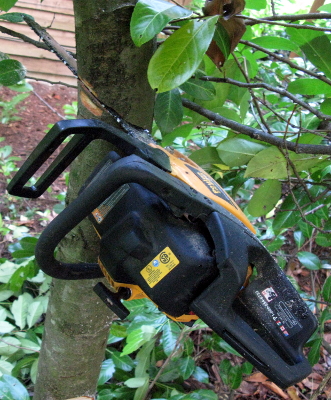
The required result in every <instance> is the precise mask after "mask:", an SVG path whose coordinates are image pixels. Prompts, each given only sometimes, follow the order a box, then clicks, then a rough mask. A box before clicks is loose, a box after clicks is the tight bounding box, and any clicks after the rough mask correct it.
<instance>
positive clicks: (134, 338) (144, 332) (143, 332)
mask: <svg viewBox="0 0 331 400" xmlns="http://www.w3.org/2000/svg"><path fill="white" fill-rule="evenodd" d="M155 334H156V329H155V328H154V327H153V326H149V325H143V326H142V327H140V328H139V329H136V330H134V331H132V332H130V333H129V335H128V336H127V338H126V342H127V344H126V345H125V346H124V349H123V351H122V355H126V354H131V353H133V352H134V351H136V350H137V349H139V347H141V346H142V345H143V344H144V343H146V342H148V341H150V340H151V339H152V338H153V336H154V335H155Z"/></svg>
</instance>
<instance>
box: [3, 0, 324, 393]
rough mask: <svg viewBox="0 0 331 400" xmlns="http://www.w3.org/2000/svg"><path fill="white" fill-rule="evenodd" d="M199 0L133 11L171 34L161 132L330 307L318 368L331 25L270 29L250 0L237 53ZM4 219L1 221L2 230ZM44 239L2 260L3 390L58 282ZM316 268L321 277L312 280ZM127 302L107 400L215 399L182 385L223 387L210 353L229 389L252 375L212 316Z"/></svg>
mask: <svg viewBox="0 0 331 400" xmlns="http://www.w3.org/2000/svg"><path fill="white" fill-rule="evenodd" d="M13 3H15V1H10V0H2V1H0V8H2V9H3V10H5V11H7V10H9V8H10V5H11V4H13ZM196 3H197V2H195V9H194V10H195V12H199V13H200V14H199V15H200V16H199V18H197V15H196V14H193V13H192V11H191V10H187V9H184V8H182V7H179V6H177V5H173V4H170V3H167V2H164V1H162V0H157V1H154V0H139V1H138V3H137V6H136V7H135V9H134V12H133V15H132V20H131V26H130V29H131V35H132V39H133V41H134V43H135V44H136V45H137V46H141V45H143V44H144V43H145V42H147V41H149V40H152V39H153V37H154V36H155V35H156V34H158V37H159V43H158V44H159V46H158V50H157V51H156V53H155V55H154V57H153V58H152V59H151V62H150V66H149V69H148V77H149V81H150V84H151V86H152V87H153V88H155V89H157V92H158V93H157V98H156V106H155V122H156V124H155V126H154V130H153V135H154V138H155V139H156V140H157V141H158V142H159V143H160V144H162V145H164V146H168V145H172V146H173V147H175V148H176V149H178V150H180V151H181V152H183V153H185V154H188V155H189V156H190V157H191V159H192V160H193V161H195V162H197V163H198V164H200V165H201V166H203V167H204V168H205V169H206V170H207V171H208V172H209V173H211V174H212V175H213V176H214V177H215V179H216V180H217V181H218V182H219V183H220V184H221V185H222V186H223V187H224V188H225V190H227V191H228V192H229V194H230V195H231V196H232V197H234V198H236V200H237V202H238V203H239V204H240V206H241V207H242V209H243V210H244V211H245V213H246V215H247V216H248V218H249V219H251V220H252V221H254V222H255V226H256V229H257V235H258V236H259V238H260V240H261V241H262V242H263V243H264V244H265V246H266V247H267V248H268V250H269V251H270V252H271V253H272V254H273V255H274V256H275V257H276V258H277V260H278V262H279V265H280V266H282V267H284V268H285V269H286V272H287V273H288V275H289V279H291V281H292V283H293V284H294V285H295V286H296V287H297V289H298V291H299V293H300V294H301V295H302V297H303V298H304V299H306V300H307V301H308V304H309V305H310V307H311V308H312V309H314V311H315V313H316V315H317V317H318V320H319V328H318V330H317V332H316V333H315V334H314V336H313V337H312V338H311V340H310V342H309V343H308V347H310V352H309V355H308V357H309V361H310V362H311V364H312V365H314V364H315V363H317V362H319V360H320V357H321V355H322V354H323V353H322V351H330V350H329V348H328V346H326V345H325V340H324V335H325V332H324V326H325V324H326V323H327V321H328V320H330V319H331V313H330V304H331V277H330V269H331V261H330V252H329V248H330V246H331V223H330V203H331V197H330V182H331V166H330V160H329V155H330V152H328V151H326V150H325V148H327V146H329V142H330V120H331V101H330V94H331V70H330V62H329V53H330V50H331V44H330V35H329V34H328V33H325V31H324V30H323V28H325V27H328V26H329V22H328V21H327V20H323V19H321V20H314V21H313V22H311V21H310V22H307V21H301V19H300V18H299V17H297V20H296V22H295V23H294V24H292V23H291V22H290V23H291V24H292V25H291V26H290V25H289V23H287V25H286V26H281V25H269V23H268V21H264V22H260V20H259V21H255V20H250V18H252V17H253V18H262V17H264V16H267V15H269V14H271V7H270V5H269V4H267V2H266V1H263V0H251V1H247V5H246V9H245V10H244V12H243V14H244V15H246V16H247V26H246V32H245V34H244V36H243V37H242V39H241V41H240V43H239V44H238V46H237V47H236V49H235V50H234V51H232V52H231V51H230V50H231V49H230V47H231V41H230V37H229V33H228V31H227V30H226V29H222V28H220V26H219V22H220V17H219V16H218V15H216V16H215V15H212V16H209V15H208V16H203V15H202V12H201V10H200V9H199V8H197V7H196ZM327 6H329V5H327ZM327 6H325V7H327ZM276 7H277V4H276ZM276 11H277V10H276ZM326 11H330V10H329V9H328V8H327V9H326ZM7 18H16V17H15V16H13V15H11V16H9V17H7ZM221 19H222V18H221ZM288 21H290V19H289V18H288ZM298 21H299V22H298ZM297 25H299V26H297ZM316 27H317V28H318V29H319V30H316V29H315V28H316ZM313 28H314V29H313ZM213 42H215V43H216V45H217V47H218V48H219V51H220V52H221V53H222V54H223V55H224V57H225V61H224V62H223V64H222V65H220V64H217V65H215V63H214V62H212V61H211V59H210V58H209V57H207V56H206V54H205V53H206V52H208V50H209V48H210V44H211V43H213ZM294 53H295V54H294ZM0 60H1V61H0V83H1V82H5V83H3V84H8V83H9V82H12V81H16V80H17V79H19V78H20V79H22V77H24V68H22V67H21V66H19V65H18V64H17V63H13V62H11V61H12V60H9V59H8V57H7V56H6V55H2V58H0ZM3 62H5V63H4V64H2V63H3ZM183 104H184V106H185V107H184V106H183ZM205 110H209V113H207V112H206V111H205ZM69 111H70V110H69ZM70 112H71V113H73V112H72V110H71V111H70ZM220 116H221V117H222V119H220ZM220 121H221V122H220ZM247 127H249V129H246V128H247ZM322 148H324V150H322ZM8 151H9V150H7V153H6V154H7V155H6V157H7V160H8V157H9V153H8ZM0 222H1V221H0ZM1 229H2V231H1ZM5 229H6V226H5V225H2V226H1V225H0V232H5ZM34 244H35V238H31V237H29V236H28V237H24V238H22V239H21V240H20V241H19V242H18V243H17V244H15V245H13V246H11V247H10V251H11V252H12V257H13V260H11V261H9V260H6V259H2V260H0V261H1V265H0V282H1V283H2V285H1V286H0V298H1V299H2V301H3V302H4V303H3V305H2V309H0V316H2V317H1V318H2V320H1V321H0V329H2V331H1V332H2V335H3V336H2V338H1V340H0V354H1V359H0V371H1V372H2V373H4V376H3V378H2V380H1V382H0V392H1V390H3V389H2V388H4V387H5V388H6V390H8V392H9V391H10V390H11V389H10V388H11V387H13V379H11V378H8V377H7V375H8V374H11V375H12V377H14V378H19V379H20V380H22V381H24V382H25V383H27V385H29V384H30V383H31V382H32V383H33V382H34V380H35V371H36V365H37V356H38V353H36V351H37V350H38V348H39V346H40V338H41V332H42V324H41V321H42V320H41V319H40V318H42V314H43V312H44V311H45V304H46V302H47V288H48V284H49V280H48V278H47V277H45V276H44V275H43V273H42V272H40V271H38V269H37V267H36V265H35V263H34V258H33V247H34ZM1 271H2V272H1ZM307 277H310V282H311V283H308V284H306V285H305V287H304V288H302V287H301V286H300V285H301V282H302V280H303V279H306V278H307ZM303 289H305V290H303ZM126 306H127V307H128V308H129V309H130V311H131V314H130V316H129V318H128V319H127V320H126V321H123V322H115V323H113V325H112V328H111V332H110V336H109V340H108V346H107V352H106V359H105V361H104V362H103V365H102V369H101V374H100V377H99V387H98V399H99V400H109V399H113V398H123V399H124V398H125V399H134V400H138V399H145V398H146V396H147V395H150V396H151V398H154V399H172V400H188V399H192V398H194V399H216V398H217V396H216V394H215V393H214V392H213V391H211V390H205V389H200V390H194V391H193V392H191V393H190V394H187V393H185V390H184V387H185V386H184V382H185V381H186V380H188V379H189V378H191V379H194V380H195V381H198V382H200V384H205V385H208V384H210V385H212V383H213V382H212V380H211V376H210V374H208V373H207V371H206V370H205V369H204V367H205V365H204V364H203V362H202V361H201V360H202V357H201V358H199V356H200V355H201V354H203V353H207V352H218V353H220V354H221V356H220V361H219V363H218V365H217V368H218V369H219V375H220V377H221V379H222V382H223V384H224V386H225V387H226V388H227V389H228V390H229V391H232V390H236V389H237V388H238V387H239V386H240V384H241V382H242V379H244V377H245V376H246V374H250V373H251V372H252V368H251V366H250V365H249V364H248V363H246V362H245V361H244V360H243V359H240V358H239V357H238V355H237V354H236V353H235V351H234V350H232V349H231V348H230V347H229V346H228V345H227V344H226V343H225V342H223V341H222V340H221V339H220V338H219V337H218V336H217V335H215V334H212V333H211V332H210V330H208V329H207V328H206V326H204V325H203V324H202V323H198V324H196V325H194V326H193V327H192V328H189V327H182V326H179V325H178V324H177V323H175V322H173V321H170V320H168V319H167V318H166V317H165V316H164V315H163V314H162V313H160V312H159V311H158V310H157V309H156V307H155V306H154V305H153V304H151V303H150V302H149V301H147V300H135V301H131V302H128V303H127V304H126ZM197 332H199V337H198V338H197ZM198 339H199V340H198ZM1 343H2V344H3V345H1ZM197 347H199V348H203V349H204V350H203V351H202V353H201V354H198V355H197V354H196V352H195V350H196V348H197ZM1 349H2V350H1ZM1 352H2V353H1ZM227 352H230V353H232V354H233V357H235V358H231V357H229V356H226V355H225V354H226V353H227ZM233 360H235V361H236V363H235V364H234V363H233ZM19 388H20V386H19V384H18V385H17V389H18V390H19ZM20 396H22V397H17V399H20V398H22V399H23V398H24V396H26V393H25V392H24V390H22V394H21V395H20Z"/></svg>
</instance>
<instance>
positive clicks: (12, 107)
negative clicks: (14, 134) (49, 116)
mask: <svg viewBox="0 0 331 400" xmlns="http://www.w3.org/2000/svg"><path fill="white" fill-rule="evenodd" d="M9 88H10V89H11V90H15V91H17V92H20V93H19V94H17V95H15V96H13V97H12V98H11V99H10V100H6V101H5V100H0V123H1V124H9V123H10V122H11V121H18V120H20V117H18V116H17V115H16V114H18V113H19V112H20V109H18V108H17V106H18V105H19V103H21V102H22V101H23V100H24V99H26V98H27V97H28V96H29V95H30V94H29V91H30V90H32V86H31V85H30V84H28V83H27V82H25V81H21V82H18V83H16V82H15V84H13V85H11V86H9ZM21 109H22V108H21Z"/></svg>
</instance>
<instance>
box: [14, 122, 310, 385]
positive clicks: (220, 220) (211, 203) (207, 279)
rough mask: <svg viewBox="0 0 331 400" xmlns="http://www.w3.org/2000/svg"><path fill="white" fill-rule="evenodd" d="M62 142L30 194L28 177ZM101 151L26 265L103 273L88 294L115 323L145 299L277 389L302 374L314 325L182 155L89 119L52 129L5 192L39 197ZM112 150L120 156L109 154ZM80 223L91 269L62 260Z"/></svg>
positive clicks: (216, 190) (248, 230) (239, 221)
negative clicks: (224, 346) (197, 327)
mask: <svg viewBox="0 0 331 400" xmlns="http://www.w3.org/2000/svg"><path fill="white" fill-rule="evenodd" d="M70 135H73V136H72V138H71V140H70V142H69V143H68V144H67V145H66V147H64V149H63V150H62V151H61V152H60V154H59V155H58V156H57V157H56V158H55V160H54V161H53V163H52V164H51V165H50V167H48V169H47V170H46V171H45V172H44V173H43V174H42V176H41V177H40V178H39V179H38V180H37V181H36V183H35V184H34V185H32V186H28V185H27V183H28V181H29V179H30V178H31V177H32V176H33V175H34V174H35V173H36V171H38V169H39V168H40V167H41V166H42V165H43V164H44V162H45V161H46V160H47V159H48V158H49V157H50V155H51V154H52V153H53V152H54V150H56V149H57V148H58V147H59V146H60V145H62V143H63V141H64V140H65V139H66V138H67V137H68V136H70ZM96 139H102V140H105V141H107V142H110V143H112V144H113V145H114V146H115V147H116V148H117V149H118V153H117V152H114V151H112V152H110V153H109V154H108V155H107V156H106V157H105V159H104V160H103V161H102V162H101V164H100V165H99V166H98V167H96V169H95V170H94V171H93V173H92V174H91V175H90V177H89V178H88V179H87V181H86V182H85V184H84V186H83V187H82V188H81V191H80V193H79V195H78V197H77V198H76V199H75V200H74V201H73V202H72V203H70V204H69V205H68V206H67V207H66V208H65V209H64V211H62V212H61V213H60V214H59V215H58V216H57V217H56V218H55V219H54V220H53V221H52V222H51V223H50V224H49V225H48V226H47V227H46V229H45V230H44V231H43V233H42V234H41V236H40V238H39V240H38V243H37V246H36V260H37V263H38V264H39V266H40V268H41V269H42V270H43V271H44V272H45V273H47V274H48V275H50V276H52V277H54V278H58V279H68V280H72V279H91V278H100V277H103V276H105V277H106V278H107V280H108V282H109V284H110V288H111V289H109V287H107V286H106V285H104V284H103V283H101V282H99V283H98V284H97V285H96V286H95V288H94V290H95V292H96V293H97V294H98V295H99V296H100V298H101V299H102V300H103V301H104V302H105V304H106V305H107V306H108V307H109V308H110V309H111V310H112V311H113V312H115V313H116V314H117V315H118V317H119V318H121V319H124V318H126V317H127V316H128V314H129V311H128V309H127V308H126V307H125V303H123V302H122V300H133V299H141V298H148V299H150V300H151V301H152V302H154V303H155V304H156V305H157V307H158V308H159V309H160V310H161V311H162V312H163V313H165V314H166V315H167V316H168V317H169V318H171V319H172V320H174V321H178V322H182V323H184V324H188V325H192V324H193V323H194V322H195V321H196V320H197V319H201V320H202V321H204V322H205V323H206V324H207V325H208V326H209V327H210V328H211V329H212V330H213V331H214V332H216V333H217V334H218V335H219V336H221V337H222V338H223V339H224V340H225V341H226V342H228V343H229V344H230V345H231V346H232V347H233V348H234V349H236V350H237V351H238V352H239V353H240V354H241V355H242V356H243V357H245V358H246V359H247V360H248V361H250V362H251V363H252V364H253V365H254V366H256V367H257V368H258V369H259V370H260V371H261V372H263V373H264V374H265V375H266V376H267V377H268V378H269V379H271V380H272V381H273V382H274V383H276V384H277V385H278V386H280V387H281V388H286V387H288V386H290V385H292V384H294V383H297V382H299V381H300V380H302V379H303V378H305V377H306V376H307V375H309V373H310V372H311V367H310V365H309V363H308V361H307V359H306V358H305V357H304V354H303V346H304V344H305V343H306V342H307V340H308V339H309V338H310V336H311V335H312V334H313V332H314V331H315V329H316V327H317V322H316V319H315V317H314V316H313V314H312V313H311V311H310V310H309V308H308V307H307V305H306V304H305V303H304V302H303V300H302V299H301V297H300V296H299V294H298V293H297V291H296V290H295V289H294V287H293V286H292V284H291V283H290V281H289V280H288V279H287V277H286V275H285V274H284V272H283V271H282V270H281V269H280V267H279V266H278V265H277V263H276V262H275V260H274V259H273V257H272V256H271V255H270V253H269V252H268V251H267V249H266V248H265V247H264V246H263V245H262V243H261V242H260V241H259V240H258V239H257V237H256V236H255V231H254V228H253V226H252V225H251V223H250V222H249V221H248V219H247V218H246V216H245V215H244V214H243V213H242V211H241V210H240V208H239V207H238V206H237V205H236V203H235V202H234V201H233V200H232V199H231V198H230V197H229V196H228V195H227V193H226V192H225V191H224V190H223V189H222V188H221V187H220V185H219V184H218V183H217V182H216V181H215V180H214V179H213V178H211V177H210V176H209V175H208V174H207V173H206V172H205V171H204V170H203V169H201V168H200V167H199V166H198V165H196V164H195V163H194V162H192V161H191V160H190V159H189V158H187V157H185V156H184V155H183V154H181V153H179V152H177V151H176V150H173V149H164V148H162V147H160V146H158V145H156V144H153V143H145V142H142V141H140V140H138V139H136V138H135V137H132V136H130V135H128V134H127V133H125V132H124V131H123V130H121V129H117V128H115V127H113V126H110V125H108V124H105V123H104V122H102V121H99V120H92V119H91V120H85V119H84V120H66V121H60V122H58V123H57V124H55V125H54V126H53V128H52V129H51V130H50V131H49V132H48V133H47V135H46V136H45V137H44V139H43V140H42V141H41V142H40V143H39V145H38V146H37V147H36V149H35V150H34V151H33V152H32V154H31V155H30V157H29V158H28V159H27V160H26V162H25V163H24V164H23V166H22V167H21V168H20V170H19V171H18V172H17V174H16V175H15V177H14V178H13V179H12V181H11V182H10V184H9V186H8V192H9V193H10V194H12V195H16V196H22V197H29V198H36V197H39V196H40V195H41V194H42V193H43V192H44V191H45V190H46V189H47V188H48V187H49V186H50V185H51V184H52V182H54V180H55V179H56V178H57V177H58V176H59V175H60V174H61V173H62V172H63V171H64V170H65V169H66V168H67V167H68V165H70V163H71V162H72V161H73V160H74V159H75V158H76V157H77V156H78V154H80V153H81V151H82V150H83V149H84V148H85V147H86V146H87V145H88V144H89V143H90V142H91V141H93V140H96ZM119 153H120V154H119ZM85 217H89V218H90V220H91V221H92V223H93V225H94V228H95V230H96V232H97V234H98V235H99V237H100V253H99V259H98V263H95V264H91V263H63V262H60V261H58V260H57V259H56V258H55V257H54V250H55V248H56V246H57V245H58V244H59V242H60V241H61V240H62V239H63V238H64V237H65V236H66V235H67V234H68V233H69V232H70V231H71V230H72V229H73V228H74V227H75V226H76V225H77V224H79V223H80V222H81V221H82V220H83V219H84V218H85Z"/></svg>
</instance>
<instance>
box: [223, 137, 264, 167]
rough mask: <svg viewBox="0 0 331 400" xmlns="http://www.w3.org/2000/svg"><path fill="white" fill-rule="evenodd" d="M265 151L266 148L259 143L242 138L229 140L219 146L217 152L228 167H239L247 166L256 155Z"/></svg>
mask: <svg viewBox="0 0 331 400" xmlns="http://www.w3.org/2000/svg"><path fill="white" fill-rule="evenodd" d="M264 149H265V146H263V145H262V144H259V143H255V142H251V141H249V140H245V139H240V138H229V139H226V140H223V141H222V142H221V143H220V144H219V145H218V147H217V152H218V154H219V156H220V158H221V159H222V161H223V162H224V163H225V164H226V165H228V166H229V167H237V166H241V165H245V164H247V162H248V161H249V160H250V159H251V158H253V157H254V156H255V154H257V153H259V152H260V151H262V150H264Z"/></svg>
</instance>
